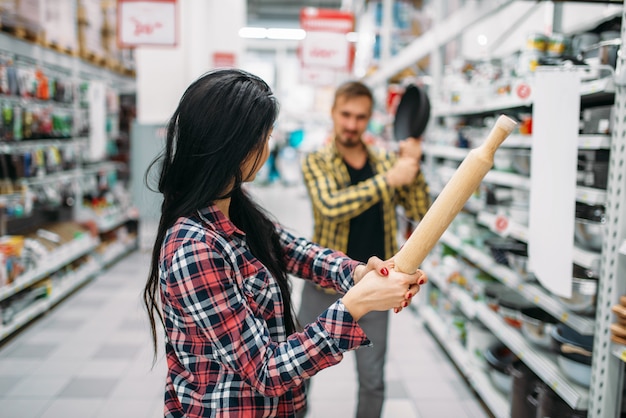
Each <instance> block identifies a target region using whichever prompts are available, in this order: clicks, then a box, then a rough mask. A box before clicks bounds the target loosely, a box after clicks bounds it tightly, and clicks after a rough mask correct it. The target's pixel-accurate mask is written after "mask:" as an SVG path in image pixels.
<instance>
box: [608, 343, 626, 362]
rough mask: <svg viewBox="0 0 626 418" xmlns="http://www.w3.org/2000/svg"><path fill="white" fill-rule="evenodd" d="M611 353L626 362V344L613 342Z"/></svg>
mask: <svg viewBox="0 0 626 418" xmlns="http://www.w3.org/2000/svg"><path fill="white" fill-rule="evenodd" d="M611 353H613V355H614V356H615V357H617V358H618V359H620V360H622V361H623V362H626V345H622V344H617V343H611Z"/></svg>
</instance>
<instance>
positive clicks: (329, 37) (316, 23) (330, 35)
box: [299, 7, 354, 71]
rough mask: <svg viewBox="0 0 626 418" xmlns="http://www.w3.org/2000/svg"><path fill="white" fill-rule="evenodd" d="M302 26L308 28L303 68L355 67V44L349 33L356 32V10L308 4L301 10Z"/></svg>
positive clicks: (341, 68)
mask: <svg viewBox="0 0 626 418" xmlns="http://www.w3.org/2000/svg"><path fill="white" fill-rule="evenodd" d="M300 27H301V28H302V29H304V30H305V31H306V37H305V38H304V40H303V41H302V42H301V43H300V50H299V54H300V60H301V62H302V66H303V67H307V68H331V69H334V70H338V71H350V70H351V68H352V63H353V61H354V45H353V44H351V43H350V42H348V39H347V37H346V35H347V34H348V33H350V32H352V31H354V15H353V14H352V13H348V12H342V11H340V10H335V9H318V8H314V7H305V8H303V9H302V10H301V11H300Z"/></svg>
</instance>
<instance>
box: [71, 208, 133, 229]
mask: <svg viewBox="0 0 626 418" xmlns="http://www.w3.org/2000/svg"><path fill="white" fill-rule="evenodd" d="M131 212H132V209H131V208H124V207H121V206H110V207H106V208H102V209H97V210H94V209H91V208H86V207H83V208H81V209H80V212H79V213H78V215H77V216H76V219H77V220H78V221H80V222H88V221H90V222H95V224H96V225H97V228H98V232H100V233H105V232H109V231H112V230H114V229H115V228H117V227H119V226H121V225H124V224H125V223H126V222H128V221H130V220H132V219H136V218H135V217H134V216H131Z"/></svg>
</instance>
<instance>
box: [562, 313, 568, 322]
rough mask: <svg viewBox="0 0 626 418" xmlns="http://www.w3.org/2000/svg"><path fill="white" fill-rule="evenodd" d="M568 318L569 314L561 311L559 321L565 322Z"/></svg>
mask: <svg viewBox="0 0 626 418" xmlns="http://www.w3.org/2000/svg"><path fill="white" fill-rule="evenodd" d="M568 319H569V314H568V313H567V312H563V315H561V322H566V321H567V320H568Z"/></svg>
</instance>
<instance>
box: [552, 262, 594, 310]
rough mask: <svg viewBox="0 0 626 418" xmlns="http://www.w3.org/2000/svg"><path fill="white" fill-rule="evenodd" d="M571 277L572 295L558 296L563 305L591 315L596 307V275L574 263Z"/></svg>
mask: <svg viewBox="0 0 626 418" xmlns="http://www.w3.org/2000/svg"><path fill="white" fill-rule="evenodd" d="M572 274H573V278H572V296H571V297H569V298H565V297H563V296H559V300H560V301H561V303H563V305H564V306H565V307H566V308H568V309H569V310H571V311H572V312H575V313H577V314H581V315H592V314H594V313H595V309H596V295H597V292H598V275H597V273H596V272H594V271H593V270H591V269H586V268H584V267H581V266H579V265H577V264H574V268H573V273H572Z"/></svg>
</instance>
